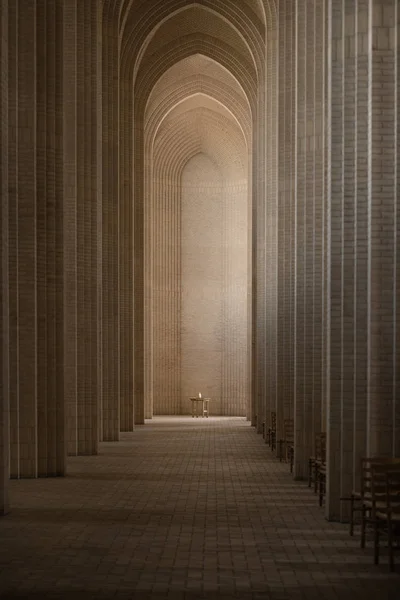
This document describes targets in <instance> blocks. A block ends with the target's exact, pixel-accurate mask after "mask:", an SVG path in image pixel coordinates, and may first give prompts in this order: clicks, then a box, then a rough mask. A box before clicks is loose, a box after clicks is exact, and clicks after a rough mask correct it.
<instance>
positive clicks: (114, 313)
mask: <svg viewBox="0 0 400 600" xmlns="http://www.w3.org/2000/svg"><path fill="white" fill-rule="evenodd" d="M102 60H103V82H102V83H103V89H102V93H103V143H102V153H103V157H102V161H103V162H102V165H103V172H102V188H103V206H102V301H101V302H102V317H101V329H102V438H101V439H102V440H103V441H109V442H111V441H116V440H118V439H119V434H120V410H121V406H122V407H123V418H124V423H123V429H124V430H127V431H130V430H132V424H129V423H128V421H129V410H125V403H126V401H127V394H128V395H129V390H127V389H126V385H124V390H123V396H121V404H120V391H121V390H120V369H121V372H123V373H124V374H125V368H126V367H125V365H126V362H125V359H124V358H123V360H124V362H123V363H120V359H121V355H120V335H121V333H122V340H123V343H124V346H123V347H124V348H125V346H126V344H125V342H126V336H127V335H128V332H125V331H124V330H121V329H120V327H123V328H124V327H125V326H126V322H125V321H123V322H122V323H121V324H120V314H119V310H120V293H121V292H123V293H124V297H125V294H126V277H125V276H126V274H127V270H128V264H129V263H125V262H123V258H124V257H123V256H122V257H121V254H120V252H123V250H125V248H126V246H125V243H124V245H123V247H122V246H121V250H120V222H121V221H120V202H119V193H120V190H119V155H120V152H119V146H118V144H119V137H118V136H119V96H118V92H119V64H118V21H117V19H116V18H115V17H114V18H112V16H109V17H108V18H107V17H106V15H105V18H104V22H103V59H102ZM130 127H132V124H131V125H130ZM130 202H132V198H130ZM123 217H124V219H125V218H126V219H127V221H129V216H128V213H123ZM126 227H127V228H128V230H129V227H130V225H129V223H128V222H127V223H124V224H123V225H122V229H121V231H122V239H123V240H124V242H125V238H126ZM128 243H129V236H128ZM121 258H122V261H121ZM120 271H121V272H122V274H123V275H124V278H123V280H122V288H121V287H120V285H121V280H120Z"/></svg>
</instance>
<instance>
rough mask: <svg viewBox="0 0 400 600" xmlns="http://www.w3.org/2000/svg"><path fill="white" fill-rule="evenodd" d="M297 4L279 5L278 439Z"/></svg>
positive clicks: (289, 361)
mask: <svg viewBox="0 0 400 600" xmlns="http://www.w3.org/2000/svg"><path fill="white" fill-rule="evenodd" d="M295 8H296V6H295V4H294V3H293V2H292V0H285V1H284V2H281V3H280V5H279V104H278V106H279V120H278V122H279V157H280V160H279V198H278V211H279V220H278V333H277V336H278V349H277V386H278V387H277V422H278V439H279V438H280V437H282V435H283V422H284V419H292V418H293V386H294V378H293V338H294V335H293V334H294V331H293V326H294V320H293V300H294V295H293V292H294V286H293V261H294V255H293V242H294V235H293V228H294V220H295V219H294V212H293V207H294V156H295V139H294V134H295V119H294V117H295V112H294V102H295V70H294V69H295V58H296V53H295V46H294V44H295V30H296V27H295V15H296V12H295Z"/></svg>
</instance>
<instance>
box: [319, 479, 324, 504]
mask: <svg viewBox="0 0 400 600" xmlns="http://www.w3.org/2000/svg"><path fill="white" fill-rule="evenodd" d="M318 476H319V498H318V500H319V505H320V506H322V500H323V497H324V482H323V475H322V474H321V473H319V474H318Z"/></svg>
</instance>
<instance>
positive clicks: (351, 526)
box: [350, 494, 354, 536]
mask: <svg viewBox="0 0 400 600" xmlns="http://www.w3.org/2000/svg"><path fill="white" fill-rule="evenodd" d="M350 535H351V536H353V535H354V496H353V494H352V495H351V497H350Z"/></svg>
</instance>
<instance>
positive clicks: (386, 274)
mask: <svg viewBox="0 0 400 600" xmlns="http://www.w3.org/2000/svg"><path fill="white" fill-rule="evenodd" d="M372 4H373V7H372V8H373V12H372V15H371V30H370V36H369V42H370V52H371V57H370V68H371V73H370V76H371V86H370V96H369V117H370V124H371V129H370V140H369V165H368V167H369V168H368V188H369V190H368V191H369V197H368V205H369V214H368V218H369V231H370V237H369V246H368V253H369V259H370V265H369V283H370V304H369V326H370V331H369V343H368V347H369V348H368V349H369V356H368V359H369V360H368V372H369V393H368V411H369V432H368V433H369V439H368V453H369V454H380V455H385V456H393V455H394V454H395V452H396V450H397V451H398V450H399V448H400V440H399V436H400V414H399V413H400V397H399V396H398V395H396V392H397V389H398V381H399V366H400V361H399V355H398V353H399V351H400V343H399V342H400V340H399V338H398V335H397V331H398V319H399V315H398V312H397V309H398V306H399V299H398V296H397V285H398V283H397V278H398V262H399V250H400V248H399V241H398V240H399V237H398V235H399V229H398V222H399V221H398V212H399V207H398V202H399V195H398V191H399V170H398V167H399V156H398V155H399V137H398V127H399V125H398V112H399V77H398V76H399V72H398V69H399V66H398V63H399V12H400V8H399V2H398V0H374V1H373V3H372Z"/></svg>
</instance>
